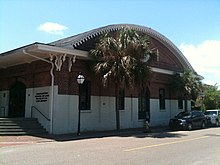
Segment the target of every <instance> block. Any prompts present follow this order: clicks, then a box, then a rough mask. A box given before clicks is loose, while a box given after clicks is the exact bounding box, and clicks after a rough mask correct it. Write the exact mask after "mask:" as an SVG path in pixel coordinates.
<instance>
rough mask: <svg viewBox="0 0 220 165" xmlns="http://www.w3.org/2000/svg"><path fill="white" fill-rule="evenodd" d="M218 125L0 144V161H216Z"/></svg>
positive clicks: (201, 164) (39, 164)
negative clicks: (9, 144) (191, 128)
mask: <svg viewBox="0 0 220 165" xmlns="http://www.w3.org/2000/svg"><path fill="white" fill-rule="evenodd" d="M219 153H220V128H208V129H201V130H193V131H175V132H172V131H166V132H162V133H148V134H147V133H139V134H135V135H129V136H127V135H126V134H124V135H121V136H109V137H103V138H90V139H89V138H88V139H81V140H68V141H48V142H42V143H27V144H24V145H14V146H4V147H1V148H0V165H35V164H36V165H61V164H62V165H72V164H74V165H113V164H114V165H115V164H119V165H121V164H122V165H123V164H126V165H127V164H131V165H142V164H143V165H144V164H149V165H163V164H164V165H172V164H173V165H185V164H189V165H207V164H209V165H218V164H219V162H220V156H219Z"/></svg>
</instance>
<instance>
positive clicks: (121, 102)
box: [119, 89, 125, 110]
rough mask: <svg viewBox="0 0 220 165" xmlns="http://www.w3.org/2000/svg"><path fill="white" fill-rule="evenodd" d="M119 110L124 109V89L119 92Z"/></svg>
mask: <svg viewBox="0 0 220 165" xmlns="http://www.w3.org/2000/svg"><path fill="white" fill-rule="evenodd" d="M119 109H120V110H123V109H125V90H124V89H120V90H119Z"/></svg>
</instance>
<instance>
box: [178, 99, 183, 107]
mask: <svg viewBox="0 0 220 165" xmlns="http://www.w3.org/2000/svg"><path fill="white" fill-rule="evenodd" d="M178 108H179V109H183V98H182V97H181V96H179V97H178Z"/></svg>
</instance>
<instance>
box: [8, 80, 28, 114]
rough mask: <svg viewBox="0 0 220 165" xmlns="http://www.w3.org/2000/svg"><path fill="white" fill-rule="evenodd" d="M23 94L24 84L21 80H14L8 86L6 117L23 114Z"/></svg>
mask: <svg viewBox="0 0 220 165" xmlns="http://www.w3.org/2000/svg"><path fill="white" fill-rule="evenodd" d="M25 96H26V86H25V85H24V84H23V83H21V82H16V83H15V84H14V85H12V87H11V88H10V93H9V112H8V117H24V116H25Z"/></svg>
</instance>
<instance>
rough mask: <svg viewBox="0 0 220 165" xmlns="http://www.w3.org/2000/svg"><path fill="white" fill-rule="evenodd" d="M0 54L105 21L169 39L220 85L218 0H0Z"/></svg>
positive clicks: (206, 80) (73, 33) (199, 68)
mask: <svg viewBox="0 0 220 165" xmlns="http://www.w3.org/2000/svg"><path fill="white" fill-rule="evenodd" d="M0 20H1V25H0V53H2V52H5V51H9V50H12V49H14V48H18V47H21V46H24V45H27V44H31V43H34V42H42V43H48V42H52V41H55V40H58V39H61V38H65V37H69V36H72V35H75V34H78V33H82V32H85V31H88V30H91V29H94V28H98V27H101V26H106V25H109V24H118V23H130V24H137V25H142V26H147V27H150V28H152V29H154V30H156V31H158V32H159V33H161V34H163V35H164V36H166V37H167V38H168V39H170V40H171V41H172V42H173V43H174V44H175V45H176V46H177V47H178V48H179V49H180V50H181V51H182V52H183V54H184V55H185V56H186V58H187V59H188V60H189V62H190V63H191V64H192V66H193V67H194V69H195V70H196V71H197V72H198V73H199V74H201V75H202V76H203V77H204V78H205V79H204V82H205V83H208V84H212V85H214V84H215V83H218V85H220V58H219V56H220V1H219V0H111V1H109V0H0Z"/></svg>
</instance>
